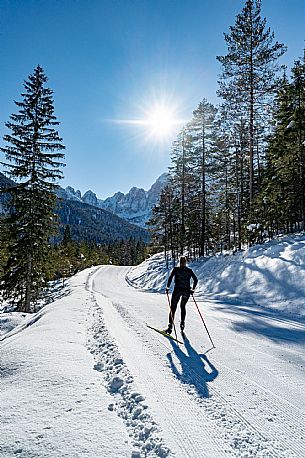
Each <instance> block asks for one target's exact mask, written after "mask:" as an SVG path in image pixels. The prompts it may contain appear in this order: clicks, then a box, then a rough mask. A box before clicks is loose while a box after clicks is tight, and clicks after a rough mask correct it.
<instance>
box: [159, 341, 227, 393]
mask: <svg viewBox="0 0 305 458" xmlns="http://www.w3.org/2000/svg"><path fill="white" fill-rule="evenodd" d="M170 343H171V344H172V347H173V351H174V354H175V356H176V357H177V358H178V360H179V361H180V364H181V368H179V369H178V368H177V366H176V364H175V363H174V361H173V356H172V352H170V353H168V354H167V355H166V357H167V359H168V361H169V364H170V367H171V369H172V371H173V373H174V375H175V376H176V377H177V379H178V380H180V382H182V383H184V384H187V385H189V386H190V387H192V388H193V389H195V390H196V392H197V394H198V395H199V396H201V397H205V398H208V397H209V389H208V385H207V382H211V381H213V380H215V378H216V377H217V376H218V370H217V369H216V367H215V366H214V365H213V364H212V363H211V362H210V361H209V359H208V358H207V356H206V355H205V354H204V353H201V354H199V353H197V351H196V350H195V349H194V348H193V347H192V345H191V344H190V341H189V339H188V338H187V337H186V336H184V345H185V349H186V351H187V354H186V353H184V351H182V349H181V348H180V347H179V345H177V344H176V342H174V341H173V340H171V341H170Z"/></svg>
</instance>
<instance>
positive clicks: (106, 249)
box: [47, 226, 147, 281]
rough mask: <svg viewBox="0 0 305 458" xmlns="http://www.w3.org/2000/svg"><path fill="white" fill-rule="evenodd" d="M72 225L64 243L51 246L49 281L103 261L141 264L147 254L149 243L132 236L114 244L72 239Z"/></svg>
mask: <svg viewBox="0 0 305 458" xmlns="http://www.w3.org/2000/svg"><path fill="white" fill-rule="evenodd" d="M68 227H69V226H67V227H66V228H65V237H64V238H63V240H62V242H61V243H58V244H56V245H53V246H52V247H50V249H49V262H48V275H47V280H49V281H50V280H55V279H63V280H64V279H65V278H67V277H70V276H71V275H74V274H76V273H77V272H79V271H80V270H83V269H85V268H87V267H92V266H98V265H101V264H113V265H137V264H139V263H141V262H142V261H144V259H145V257H146V255H147V247H146V244H145V243H144V242H143V241H141V240H135V239H133V238H130V239H129V240H120V241H118V242H116V243H111V244H97V243H94V242H77V241H73V240H71V239H70V240H69V236H68V233H69V229H67V228H68Z"/></svg>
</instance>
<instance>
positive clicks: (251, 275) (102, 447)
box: [0, 236, 305, 458]
mask: <svg viewBox="0 0 305 458" xmlns="http://www.w3.org/2000/svg"><path fill="white" fill-rule="evenodd" d="M304 247H305V237H301V236H299V237H286V238H283V239H281V240H280V241H278V242H270V243H269V244H267V245H264V246H257V247H252V248H250V249H249V250H247V251H245V252H242V253H239V254H236V255H234V256H219V257H217V258H212V259H208V260H207V261H205V262H201V263H200V262H197V263H193V264H192V267H193V268H194V270H195V271H196V272H197V274H198V276H199V285H198V289H197V291H196V297H197V299H198V304H199V307H200V308H201V310H202V311H203V315H204V317H205V320H206V324H207V326H208V328H209V330H210V332H211V335H212V337H213V341H214V343H215V346H216V348H212V346H211V342H210V341H209V338H208V336H207V333H206V331H205V329H204V327H203V326H202V323H201V321H200V317H199V315H198V312H197V310H196V307H195V306H194V303H192V301H191V300H190V302H189V303H188V305H187V320H186V337H185V339H184V343H183V345H178V344H177V343H176V342H174V341H173V340H170V339H167V338H165V337H163V336H162V335H160V334H158V333H156V332H155V331H153V330H151V329H149V328H148V327H147V326H146V323H149V324H150V325H152V326H156V327H158V328H164V327H165V326H166V324H167V315H168V305H167V301H166V296H165V295H164V294H163V288H164V286H165V282H166V279H167V276H168V271H167V270H166V269H165V267H164V262H163V260H162V257H161V255H155V256H153V257H152V258H150V259H149V260H148V261H146V262H145V263H143V264H141V265H140V266H138V267H135V268H130V267H117V266H101V267H99V268H92V269H87V270H86V271H83V272H81V273H80V274H78V275H76V276H75V277H72V278H71V279H70V280H69V281H68V282H67V288H66V289H65V290H62V297H59V298H58V299H57V300H55V302H53V303H51V304H49V305H47V306H45V307H44V308H42V309H41V310H39V311H38V312H37V313H36V314H33V315H31V316H30V317H26V318H23V321H22V322H21V323H20V324H19V325H17V326H16V327H14V328H12V326H13V323H12V320H11V315H10V314H9V317H10V318H9V319H10V320H11V321H10V325H9V326H7V327H6V330H5V331H4V332H5V333H4V334H3V336H2V341H1V343H0V345H1V347H2V348H1V363H0V373H1V391H0V403H1V410H0V456H1V458H2V457H3V458H9V457H14V456H20V457H22V458H32V457H35V458H42V457H43V458H48V457H50V458H51V457H52V458H53V457H54V458H58V457H69V458H70V457H71V458H78V457H79V458H82V457H90V458H96V457H99V458H144V457H151V458H152V457H155V458H167V457H168V458H170V457H176V458H221V457H239V458H287V457H288V458H303V457H304V449H305V407H304V406H305V372H304V367H305V349H304V343H305V323H304V312H303V309H302V298H303V293H304V288H305V282H304V270H303V266H304V257H305V252H304ZM126 280H127V281H126ZM133 286H135V287H133ZM158 291H161V292H162V294H160V293H159V292H158ZM63 293H64V294H65V295H63ZM279 307H280V312H279V310H278V308H279ZM4 315H5V314H4ZM178 321H179V310H178V312H177V317H176V323H177V325H178ZM16 323H18V319H17V321H16ZM16 323H15V324H16ZM178 338H179V339H182V336H181V335H180V332H179V331H178Z"/></svg>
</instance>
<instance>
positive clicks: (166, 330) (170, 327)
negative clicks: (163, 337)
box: [164, 324, 173, 334]
mask: <svg viewBox="0 0 305 458" xmlns="http://www.w3.org/2000/svg"><path fill="white" fill-rule="evenodd" d="M172 330H173V327H172V325H171V324H169V325H168V328H167V329H165V331H164V332H166V334H171V333H172Z"/></svg>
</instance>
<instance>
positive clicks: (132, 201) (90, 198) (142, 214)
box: [57, 173, 168, 228]
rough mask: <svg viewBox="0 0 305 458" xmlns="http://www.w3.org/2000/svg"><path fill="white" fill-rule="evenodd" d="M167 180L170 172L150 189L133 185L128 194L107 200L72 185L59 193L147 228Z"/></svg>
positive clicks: (115, 195)
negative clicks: (82, 191)
mask: <svg viewBox="0 0 305 458" xmlns="http://www.w3.org/2000/svg"><path fill="white" fill-rule="evenodd" d="M167 181H168V174H167V173H163V174H162V175H161V176H160V177H159V178H158V179H157V180H156V182H155V183H154V184H153V185H152V186H151V188H150V189H149V190H148V191H145V190H144V189H142V188H136V187H133V188H131V189H130V191H129V192H128V193H127V194H123V193H122V192H117V193H115V194H114V195H113V196H112V197H108V198H107V199H105V200H102V199H99V198H98V197H97V196H96V194H95V193H94V192H93V191H91V190H89V191H87V192H85V194H84V195H83V196H82V195H81V192H80V191H79V190H75V189H74V188H72V187H71V186H68V187H67V188H66V189H63V188H60V189H59V190H58V192H57V195H58V197H60V198H62V199H64V200H73V201H76V202H83V203H86V204H88V205H92V206H94V207H98V208H101V209H103V210H107V211H109V212H111V213H113V214H115V215H117V216H119V217H121V218H124V219H125V220H127V221H129V222H130V223H132V224H136V225H138V226H140V227H143V228H145V225H146V222H147V221H148V220H149V218H150V216H151V212H152V208H153V207H154V206H155V205H156V204H157V202H158V200H159V197H160V193H161V190H162V189H163V187H164V186H165V185H166V183H167Z"/></svg>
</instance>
